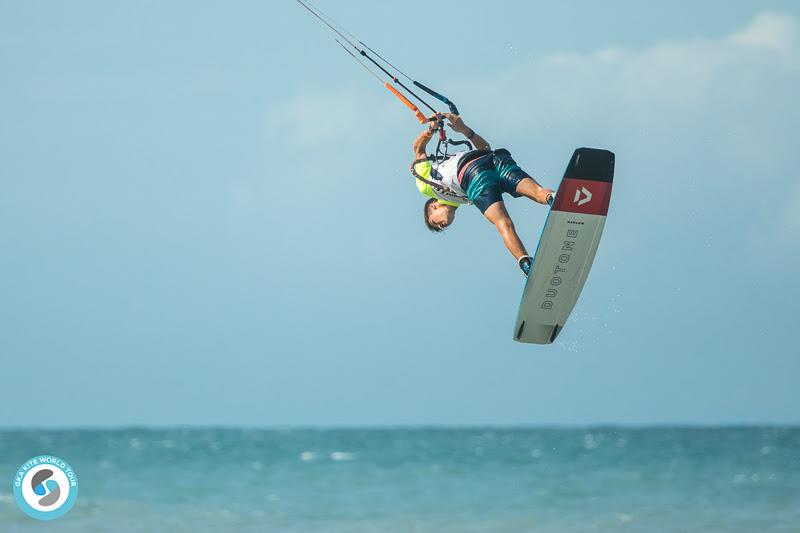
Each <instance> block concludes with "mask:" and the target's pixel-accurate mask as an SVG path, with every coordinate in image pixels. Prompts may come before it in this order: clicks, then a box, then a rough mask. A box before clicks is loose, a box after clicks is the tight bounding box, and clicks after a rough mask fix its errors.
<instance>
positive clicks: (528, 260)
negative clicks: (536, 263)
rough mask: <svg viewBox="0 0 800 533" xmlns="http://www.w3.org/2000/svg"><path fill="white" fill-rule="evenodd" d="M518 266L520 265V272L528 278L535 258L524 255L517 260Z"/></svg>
mask: <svg viewBox="0 0 800 533" xmlns="http://www.w3.org/2000/svg"><path fill="white" fill-rule="evenodd" d="M517 264H518V265H519V268H520V270H522V273H523V274H525V277H526V278H527V277H528V274H530V273H531V265H533V258H532V257H531V256H529V255H523V256H522V257H520V258H519V259H518V260H517Z"/></svg>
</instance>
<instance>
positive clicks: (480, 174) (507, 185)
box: [459, 148, 530, 213]
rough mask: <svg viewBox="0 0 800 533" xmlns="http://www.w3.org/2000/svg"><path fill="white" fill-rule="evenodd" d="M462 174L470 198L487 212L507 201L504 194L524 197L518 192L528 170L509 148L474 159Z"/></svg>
mask: <svg viewBox="0 0 800 533" xmlns="http://www.w3.org/2000/svg"><path fill="white" fill-rule="evenodd" d="M459 174H460V175H461V188H462V189H464V191H465V192H466V193H467V198H469V200H470V201H471V202H472V203H473V204H475V207H477V208H478V209H480V210H481V213H485V212H486V210H487V209H489V206H491V205H492V204H494V203H497V202H502V201H503V193H507V194H510V195H511V196H513V197H514V198H519V197H520V196H522V195H521V194H519V193H517V185H519V182H521V181H522V180H523V179H525V178H529V177H530V176H528V174H527V173H525V171H523V170H522V169H521V168H519V165H517V163H516V162H515V161H514V159H512V158H511V153H510V152H509V151H508V150H506V149H505V148H499V149H497V150H494V151H492V152H486V153H485V154H483V155H481V156H480V157H477V158H475V159H472V160H470V161H469V162H467V163H465V164H464V167H463V169H461V170H460V171H459Z"/></svg>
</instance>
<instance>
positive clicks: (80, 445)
mask: <svg viewBox="0 0 800 533" xmlns="http://www.w3.org/2000/svg"><path fill="white" fill-rule="evenodd" d="M43 453H49V454H53V455H56V456H59V457H62V458H63V459H65V460H66V461H67V462H68V463H69V464H70V465H71V466H72V467H73V468H74V470H75V472H76V473H77V475H78V480H79V496H78V499H77V501H76V503H75V506H74V507H73V508H72V510H71V511H70V512H69V513H67V514H66V515H65V516H63V517H61V518H58V519H56V520H54V521H50V522H39V521H36V520H33V519H31V518H29V517H28V516H27V515H25V514H23V512H22V511H21V510H20V509H19V508H18V507H17V504H16V501H15V499H14V496H13V494H12V481H13V478H14V474H15V473H16V471H17V469H18V467H19V466H20V465H21V464H22V463H23V462H24V461H26V460H27V459H28V458H30V457H32V456H35V455H37V454H43ZM0 478H5V480H6V481H5V482H2V483H1V484H0V532H2V533H7V532H34V531H35V532H42V531H47V532H50V531H54V532H81V533H84V532H95V531H97V532H102V531H109V532H119V533H127V532H148V533H152V532H162V531H163V532H171V533H174V532H215V533H216V532H227V531H231V532H234V531H235V532H257V531H259V532H260V531H277V532H284V531H285V532H303V533H306V532H322V531H325V532H328V531H330V532H413V531H420V532H429V531H430V532H462V531H463V532H482V533H483V532H486V533H491V532H517V531H520V532H523V531H531V532H584V531H585V532H595V531H609V532H610V531H614V532H616V531H623V532H672V531H675V532H704V533H708V532H726V533H736V532H742V533H744V532H747V533H752V532H758V533H767V532H792V533H797V532H800V428H786V427H742V428H737V427H732V428H679V427H675V428H670V427H658V428H641V429H639V428H637V429H634V428H613V427H607V428H606V427H594V428H585V429H578V428H575V429H558V428H530V429H527V428H520V429H502V428H465V429H451V428H408V429H405V428H399V429H329V430H326V429H267V430H260V429H197V428H185V429H119V430H63V431H50V430H48V431H44V430H42V431H0Z"/></svg>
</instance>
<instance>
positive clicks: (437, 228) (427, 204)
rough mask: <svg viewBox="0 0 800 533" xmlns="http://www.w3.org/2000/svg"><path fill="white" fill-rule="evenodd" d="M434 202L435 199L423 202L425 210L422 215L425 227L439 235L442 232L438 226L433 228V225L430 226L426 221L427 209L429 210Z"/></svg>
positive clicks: (428, 221) (429, 222)
mask: <svg viewBox="0 0 800 533" xmlns="http://www.w3.org/2000/svg"><path fill="white" fill-rule="evenodd" d="M435 201H436V198H429V199H428V201H427V202H425V209H424V210H423V213H422V214H423V215H425V225H426V226H428V229H429V230H431V231H435V232H436V233H439V232H440V231H442V228H440V227H439V226H434V225H433V224H431V221H430V220H428V208H430V206H431V205H433V202H435Z"/></svg>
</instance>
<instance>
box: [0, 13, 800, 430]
mask: <svg viewBox="0 0 800 533" xmlns="http://www.w3.org/2000/svg"><path fill="white" fill-rule="evenodd" d="M557 4H558V5H554V3H551V2H506V3H502V4H496V3H495V4H487V3H485V2H464V1H461V2H421V1H420V2H417V1H413V0H411V1H409V2H407V3H406V4H404V6H405V7H404V8H403V9H402V10H397V11H396V12H393V13H392V16H391V17H386V16H385V15H383V14H380V13H378V12H377V10H376V9H370V8H369V6H370V4H369V3H366V2H358V3H356V2H352V3H350V2H348V3H346V4H342V3H337V2H328V1H324V2H323V1H322V0H320V1H319V5H320V7H321V8H322V9H323V10H325V11H326V12H328V13H329V14H330V15H331V16H333V17H334V18H336V19H337V20H338V21H339V22H340V23H342V24H343V25H345V26H346V27H348V29H350V30H351V31H352V32H354V33H356V34H357V35H358V36H359V37H361V38H362V39H363V40H365V41H366V42H368V43H369V44H370V45H372V46H373V47H375V48H378V49H379V50H380V51H381V52H383V53H384V55H386V56H387V57H389V58H390V59H392V60H393V62H395V63H396V64H398V65H399V66H401V67H403V68H404V69H405V70H407V71H409V72H410V73H413V74H415V75H416V76H418V78H419V79H420V80H421V81H423V82H426V83H430V84H431V85H432V86H434V87H436V88H439V89H441V90H442V92H445V93H446V94H448V95H449V96H450V97H451V98H453V99H454V100H455V101H456V102H457V103H458V105H459V108H460V110H461V112H462V114H463V117H464V119H465V121H466V122H467V124H468V125H470V126H472V127H473V128H474V129H475V130H477V131H479V132H480V133H481V134H482V135H483V136H485V137H486V138H487V139H488V140H489V141H490V142H491V143H492V144H493V145H494V146H497V147H500V146H504V147H507V148H509V149H510V150H511V151H512V153H513V154H514V155H515V157H516V159H517V160H518V161H519V162H520V163H521V164H522V166H523V167H524V168H526V169H527V170H529V171H530V172H531V173H532V174H534V175H536V176H537V177H539V178H540V181H541V182H543V183H544V184H545V185H547V186H550V187H553V188H555V187H556V186H557V184H558V181H559V179H560V177H561V174H562V173H563V170H564V167H565V165H566V162H567V160H568V158H569V156H570V154H571V153H572V151H573V150H574V148H576V147H578V146H593V147H599V148H608V149H611V150H613V151H615V152H616V154H617V173H616V179H615V185H614V197H613V199H612V205H611V209H610V213H609V218H608V222H607V225H606V231H605V235H604V239H603V242H602V244H601V248H600V251H599V252H598V255H597V259H596V261H595V266H594V269H593V271H592V274H591V276H590V278H589V281H588V283H587V285H586V288H585V290H584V293H583V295H582V297H581V300H580V301H579V303H578V306H577V308H576V310H575V312H574V314H573V317H572V318H571V321H570V322H569V323H568V325H567V327H566V328H565V329H564V332H563V333H562V334H561V336H560V337H559V342H558V343H557V344H555V345H552V346H546V347H539V346H528V345H519V344H516V343H514V342H513V341H512V340H511V335H512V328H513V324H514V318H515V315H516V306H517V303H518V301H519V297H520V291H521V289H522V286H523V279H522V277H521V276H520V274H519V272H518V271H517V267H516V265H515V263H514V261H513V259H511V258H510V256H508V255H507V252H506V251H505V250H504V248H503V246H502V244H501V242H500V240H499V238H498V237H497V236H496V234H495V230H494V228H493V227H491V226H490V225H489V224H488V223H487V222H486V221H485V220H483V219H482V217H481V216H480V214H479V213H478V211H477V210H475V209H470V208H463V209H461V210H460V212H459V215H458V219H457V221H456V224H454V226H453V227H452V228H451V229H450V230H448V231H447V232H446V233H445V234H443V235H431V234H430V233H429V232H428V231H427V230H426V229H425V228H424V226H423V224H422V220H421V211H422V203H423V201H424V199H423V198H422V197H420V196H419V195H418V193H417V192H416V189H415V187H414V184H413V181H412V179H411V177H410V174H409V173H408V167H409V164H410V159H411V155H412V154H411V149H410V143H411V140H412V139H413V138H414V136H415V135H416V134H417V133H418V131H419V125H418V124H417V123H416V122H415V120H414V118H413V116H412V115H411V114H410V113H408V111H407V110H406V109H405V108H403V107H402V106H401V105H399V104H398V103H397V102H396V101H395V100H394V99H393V98H392V97H391V95H389V94H388V93H387V92H386V91H385V89H382V88H381V87H380V86H379V85H378V84H377V83H376V82H375V81H374V80H373V79H372V78H370V77H369V76H368V75H367V74H366V73H365V72H363V69H362V68H361V67H359V66H358V65H356V64H355V63H354V62H353V61H352V59H350V58H349V57H348V56H347V55H346V54H344V53H343V52H342V51H341V50H340V49H339V48H338V46H337V45H336V44H335V43H334V42H333V40H332V38H331V36H330V34H329V33H328V32H327V31H326V30H325V28H324V27H323V26H321V25H320V24H319V23H318V22H317V21H316V20H314V19H312V18H311V17H310V16H309V15H308V14H307V13H305V12H304V11H303V10H302V9H301V8H300V7H299V6H298V5H297V4H296V3H295V2H291V1H283V2H269V3H264V2H237V3H235V4H230V3H223V2H205V3H202V5H198V4H197V3H196V2H170V3H166V4H165V3H163V2H136V3H127V4H119V3H115V4H112V3H107V2H81V3H69V4H67V3H59V2H24V3H23V2H11V1H1V0H0V50H3V52H1V53H0V71H2V72H3V83H2V84H0V102H2V104H1V105H2V116H3V118H2V121H0V161H2V170H0V183H2V191H3V192H2V194H0V247H1V248H2V251H3V253H2V262H0V295H1V297H0V365H2V372H0V386H2V389H3V390H4V392H5V394H6V397H7V400H6V402H5V405H6V408H5V409H2V410H0V425H2V426H41V425H55V426H70V425H114V426H118V425H129V424H152V425H165V424H226V425H237V424H245V425H258V426H271V425H325V426H332V425H373V424H378V425H393V424H599V423H621V424H663V423H692V424H695V423H722V424H732V423H800V397H798V392H797V376H798V375H800V349H799V348H798V343H797V339H796V320H797V317H798V315H800V313H799V312H798V311H800V309H799V307H800V305H798V297H800V282H798V281H797V279H796V277H795V276H796V273H797V272H798V270H799V269H800V179H799V178H800V176H798V168H800V164H799V163H800V161H798V159H799V158H798V153H797V146H798V134H797V132H798V126H800V108H798V106H797V97H796V92H797V90H796V88H797V86H798V84H799V83H798V82H800V29H799V28H800V27H799V26H798V25H799V24H800V10H798V8H797V7H796V4H795V3H793V2H779V1H774V2H734V3H732V2H706V3H703V4H702V6H699V5H697V4H695V3H690V2H669V3H667V2H664V3H661V4H659V5H658V6H655V5H651V3H641V2H633V1H629V2H628V1H625V2H623V1H617V2H604V3H603V4H602V6H601V5H600V4H597V3H594V2H562V3H557ZM423 16H424V17H428V18H424V19H423V18H421V17H423ZM433 21H440V22H438V23H433ZM508 206H509V210H510V212H511V214H512V216H513V217H514V220H515V221H516V224H517V228H518V230H519V231H520V233H521V235H522V237H523V239H524V240H525V242H526V243H527V244H528V245H529V247H530V248H531V249H533V248H534V247H535V244H536V239H537V238H538V235H539V232H540V230H541V225H542V223H543V220H544V217H545V215H546V212H545V210H544V209H543V208H541V207H540V206H536V205H533V204H530V203H526V202H525V201H523V200H516V201H511V202H508ZM431 320H433V321H434V322H435V323H445V324H447V326H448V327H447V332H446V333H443V332H441V331H440V330H439V329H437V328H436V327H434V326H433V325H432V324H431ZM54 406H57V407H58V408H57V409H54Z"/></svg>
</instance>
